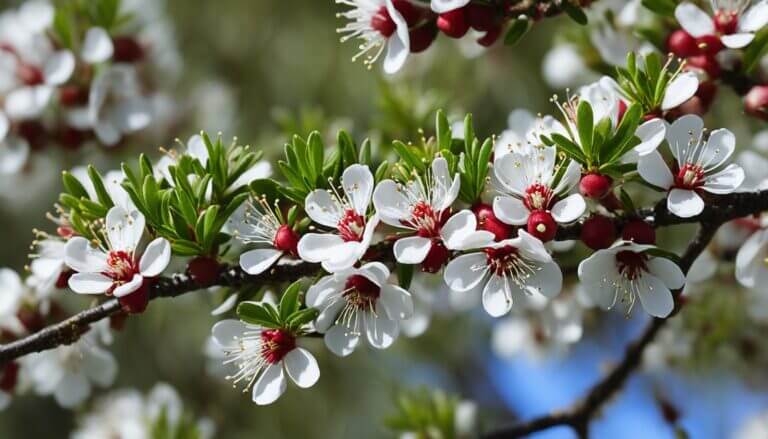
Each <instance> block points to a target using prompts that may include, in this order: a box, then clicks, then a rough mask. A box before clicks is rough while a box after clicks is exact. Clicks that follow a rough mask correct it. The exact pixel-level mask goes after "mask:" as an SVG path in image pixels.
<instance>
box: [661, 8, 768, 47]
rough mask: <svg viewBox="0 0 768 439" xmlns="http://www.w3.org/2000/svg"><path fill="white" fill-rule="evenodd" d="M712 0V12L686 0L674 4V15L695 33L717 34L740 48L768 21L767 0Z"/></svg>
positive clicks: (724, 41) (732, 45)
mask: <svg viewBox="0 0 768 439" xmlns="http://www.w3.org/2000/svg"><path fill="white" fill-rule="evenodd" d="M751 3H752V2H751V0H712V10H713V13H714V14H713V16H712V17H710V16H709V15H708V14H707V13H706V12H704V11H702V10H701V9H699V7H698V6H696V5H694V4H693V3H690V2H683V3H680V4H679V5H677V7H676V8H675V18H677V21H678V22H680V26H682V27H683V29H685V31H686V32H688V33H689V34H691V35H692V36H693V37H696V38H698V37H703V36H708V35H716V36H718V37H719V38H720V41H722V42H723V44H724V45H725V46H726V47H729V48H731V49H740V48H742V47H745V46H746V45H748V44H749V43H751V42H752V40H753V39H754V38H755V32H757V31H759V30H760V29H761V28H762V27H763V26H765V25H766V24H768V1H766V0H760V1H758V2H757V3H756V4H755V5H753V6H751V7H750V4H751Z"/></svg>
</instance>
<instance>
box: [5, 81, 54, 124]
mask: <svg viewBox="0 0 768 439" xmlns="http://www.w3.org/2000/svg"><path fill="white" fill-rule="evenodd" d="M52 94H53V88H52V87H50V86H43V85H40V86H35V87H21V88H17V89H16V90H13V91H12V92H10V93H8V95H6V97H5V112H6V113H7V114H8V117H10V118H11V119H29V118H33V117H37V116H39V115H40V113H42V111H43V109H45V107H46V105H48V102H49V101H50V100H51V95H52Z"/></svg>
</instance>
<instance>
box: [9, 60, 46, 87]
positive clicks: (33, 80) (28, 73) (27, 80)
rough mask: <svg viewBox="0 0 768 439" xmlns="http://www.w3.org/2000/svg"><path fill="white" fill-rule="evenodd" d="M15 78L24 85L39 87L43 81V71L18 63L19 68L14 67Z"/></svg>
mask: <svg viewBox="0 0 768 439" xmlns="http://www.w3.org/2000/svg"><path fill="white" fill-rule="evenodd" d="M16 76H17V77H18V78H19V80H20V81H21V82H23V83H24V84H25V85H30V86H31V85H40V84H42V83H43V82H44V81H45V78H44V77H43V71H42V70H40V69H39V68H37V67H35V66H33V65H30V64H24V63H20V64H19V66H18V67H16Z"/></svg>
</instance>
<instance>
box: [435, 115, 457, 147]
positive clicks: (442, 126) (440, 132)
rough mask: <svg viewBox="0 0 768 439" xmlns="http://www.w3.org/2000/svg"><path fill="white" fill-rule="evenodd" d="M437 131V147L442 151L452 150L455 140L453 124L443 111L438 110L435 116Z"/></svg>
mask: <svg viewBox="0 0 768 439" xmlns="http://www.w3.org/2000/svg"><path fill="white" fill-rule="evenodd" d="M435 131H436V133H437V146H438V148H439V149H440V151H443V150H446V149H447V150H450V149H451V140H452V138H453V136H452V134H451V124H450V123H448V117H446V115H445V112H444V111H443V110H437V115H436V116H435Z"/></svg>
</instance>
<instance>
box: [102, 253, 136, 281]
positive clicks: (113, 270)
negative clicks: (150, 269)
mask: <svg viewBox="0 0 768 439" xmlns="http://www.w3.org/2000/svg"><path fill="white" fill-rule="evenodd" d="M107 265H108V266H109V271H107V272H106V273H104V275H106V276H109V277H111V278H112V279H113V280H115V281H116V282H121V283H122V282H129V281H130V280H131V279H133V275H134V274H136V273H138V272H139V270H138V267H137V266H136V263H135V262H134V261H133V258H132V257H131V255H130V254H128V252H126V251H123V250H117V251H114V250H113V251H110V252H109V254H108V255H107Z"/></svg>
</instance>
